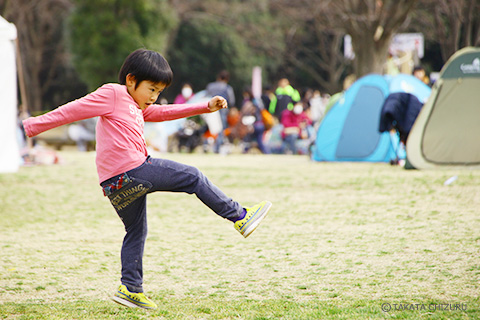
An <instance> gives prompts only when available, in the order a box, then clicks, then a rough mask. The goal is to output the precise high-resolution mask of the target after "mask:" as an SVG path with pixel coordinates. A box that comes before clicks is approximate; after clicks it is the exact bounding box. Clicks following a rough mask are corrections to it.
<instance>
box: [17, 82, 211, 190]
mask: <svg viewBox="0 0 480 320" xmlns="http://www.w3.org/2000/svg"><path fill="white" fill-rule="evenodd" d="M208 112H210V110H209V109H208V102H203V103H197V104H171V105H151V106H149V107H148V108H147V109H145V110H141V109H139V107H138V104H137V103H136V102H135V100H134V99H133V98H132V96H130V94H129V93H128V92H127V87H126V86H124V85H120V84H105V85H103V86H102V87H100V88H98V89H97V90H96V91H94V92H92V93H90V94H88V95H86V96H85V97H83V98H80V99H78V100H75V101H72V102H69V103H67V104H65V105H63V106H61V107H58V108H57V109H55V110H53V111H50V112H48V113H46V114H44V115H41V116H38V117H31V118H28V119H26V120H24V121H23V126H24V128H25V133H26V134H27V135H28V136H29V137H33V136H36V135H37V134H39V133H42V132H44V131H47V130H49V129H53V128H55V127H59V126H61V125H64V124H68V123H71V122H74V121H79V120H83V119H88V118H93V117H99V120H98V122H97V128H96V150H97V155H96V164H97V172H98V177H99V180H100V182H102V181H105V180H107V179H109V178H111V177H113V176H115V175H118V174H121V173H123V172H126V171H128V170H131V169H134V168H136V167H138V166H140V165H141V164H142V163H143V162H145V159H146V158H147V156H148V152H147V145H146V143H145V139H144V137H143V127H144V122H145V121H147V122H161V121H167V120H174V119H180V118H185V117H189V116H193V115H198V114H202V113H208Z"/></svg>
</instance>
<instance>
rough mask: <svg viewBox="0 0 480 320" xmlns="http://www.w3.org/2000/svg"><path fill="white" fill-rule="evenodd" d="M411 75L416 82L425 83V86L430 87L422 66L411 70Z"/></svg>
mask: <svg viewBox="0 0 480 320" xmlns="http://www.w3.org/2000/svg"><path fill="white" fill-rule="evenodd" d="M412 75H413V76H414V77H415V78H417V79H418V80H420V81H422V82H423V83H425V84H426V85H427V86H429V85H430V78H429V77H428V76H427V73H426V71H425V69H424V68H423V67H422V66H415V67H414V68H413V71H412Z"/></svg>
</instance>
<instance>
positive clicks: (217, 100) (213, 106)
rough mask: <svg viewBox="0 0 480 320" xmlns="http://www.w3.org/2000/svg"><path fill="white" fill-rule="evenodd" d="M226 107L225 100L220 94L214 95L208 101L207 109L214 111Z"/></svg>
mask: <svg viewBox="0 0 480 320" xmlns="http://www.w3.org/2000/svg"><path fill="white" fill-rule="evenodd" d="M226 108H228V105H227V100H225V98H223V97H220V96H215V97H213V98H212V99H210V101H209V102H208V109H209V110H210V112H215V111H217V110H220V109H226Z"/></svg>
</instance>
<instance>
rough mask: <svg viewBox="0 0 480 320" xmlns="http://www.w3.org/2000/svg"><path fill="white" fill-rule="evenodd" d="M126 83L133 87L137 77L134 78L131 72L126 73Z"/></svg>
mask: <svg viewBox="0 0 480 320" xmlns="http://www.w3.org/2000/svg"><path fill="white" fill-rule="evenodd" d="M126 80H127V81H126V85H127V87H134V86H135V83H136V82H137V79H135V76H134V75H132V74H131V73H129V74H127V79H126Z"/></svg>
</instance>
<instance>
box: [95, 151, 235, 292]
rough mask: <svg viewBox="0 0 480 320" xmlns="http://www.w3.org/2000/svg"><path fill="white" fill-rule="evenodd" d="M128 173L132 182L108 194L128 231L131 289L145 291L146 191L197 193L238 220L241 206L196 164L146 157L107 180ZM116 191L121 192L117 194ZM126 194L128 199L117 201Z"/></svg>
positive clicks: (125, 258) (125, 260)
mask: <svg viewBox="0 0 480 320" xmlns="http://www.w3.org/2000/svg"><path fill="white" fill-rule="evenodd" d="M126 176H128V179H129V180H127V181H130V180H133V184H134V186H132V183H131V184H130V185H125V184H123V188H120V189H118V190H117V191H116V192H115V193H113V194H112V195H110V196H109V198H110V201H111V202H112V204H113V205H114V207H115V210H116V211H117V214H118V215H119V217H120V218H121V219H122V221H123V223H124V225H125V231H126V235H125V238H124V239H123V245H122V250H121V262H122V279H121V280H122V283H123V284H124V285H126V286H127V288H128V289H129V290H130V291H134V292H143V288H142V283H143V265H142V259H143V251H144V247H145V240H146V238H147V194H148V193H152V192H155V191H171V192H186V193H189V194H195V195H196V196H197V198H199V199H200V200H201V201H202V202H203V203H204V204H205V205H206V206H207V207H209V208H210V209H212V210H213V211H214V212H215V213H216V214H218V215H219V216H221V217H223V218H225V219H229V220H231V221H234V220H236V219H237V218H238V217H239V216H240V215H241V214H242V213H243V208H242V206H241V205H240V204H239V203H238V202H236V201H233V200H232V199H231V198H229V197H228V196H226V195H225V194H224V193H223V192H222V191H221V190H220V189H219V188H218V187H216V186H215V185H214V184H212V183H211V182H210V180H208V178H207V177H205V175H203V174H202V173H201V172H200V170H198V169H197V168H195V167H192V166H188V165H184V164H181V163H178V162H174V161H171V160H165V159H153V158H150V157H148V158H147V160H146V161H145V162H144V163H143V164H142V165H141V166H139V167H137V168H135V169H132V170H130V171H127V172H126V175H125V174H123V173H122V174H120V175H117V176H115V177H112V178H110V179H108V180H105V181H103V182H102V183H101V186H102V187H103V188H104V191H105V190H106V187H107V186H109V185H110V186H111V185H112V183H115V182H117V181H118V179H119V178H122V179H123V177H126ZM134 192H137V196H138V197H137V198H135V194H134ZM116 194H119V195H117V196H116ZM122 194H123V195H126V194H127V195H128V196H125V199H124V200H125V201H123V203H122V202H119V201H117V200H118V199H120V198H121V197H122Z"/></svg>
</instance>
